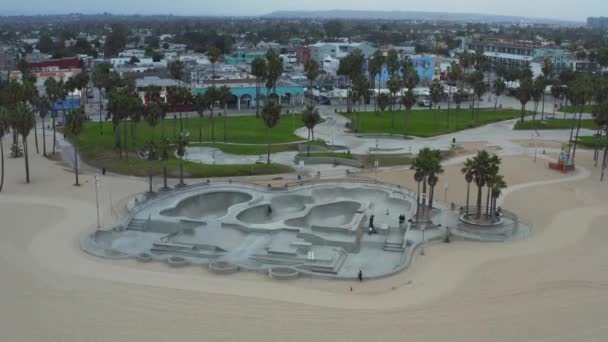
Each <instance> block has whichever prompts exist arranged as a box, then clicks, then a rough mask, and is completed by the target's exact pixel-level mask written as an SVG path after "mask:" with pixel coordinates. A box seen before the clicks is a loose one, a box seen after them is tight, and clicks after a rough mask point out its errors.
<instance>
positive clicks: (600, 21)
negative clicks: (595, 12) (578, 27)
mask: <svg viewBox="0 0 608 342" xmlns="http://www.w3.org/2000/svg"><path fill="white" fill-rule="evenodd" d="M587 27H589V28H593V29H601V30H605V29H608V17H589V18H587Z"/></svg>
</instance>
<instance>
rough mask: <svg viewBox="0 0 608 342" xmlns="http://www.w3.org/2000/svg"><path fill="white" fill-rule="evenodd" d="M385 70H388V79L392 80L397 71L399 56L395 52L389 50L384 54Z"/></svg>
mask: <svg viewBox="0 0 608 342" xmlns="http://www.w3.org/2000/svg"><path fill="white" fill-rule="evenodd" d="M386 68H387V69H388V75H389V78H392V77H393V76H394V75H395V74H396V73H397V71H399V55H398V54H397V50H395V49H390V50H388V52H387V53H386Z"/></svg>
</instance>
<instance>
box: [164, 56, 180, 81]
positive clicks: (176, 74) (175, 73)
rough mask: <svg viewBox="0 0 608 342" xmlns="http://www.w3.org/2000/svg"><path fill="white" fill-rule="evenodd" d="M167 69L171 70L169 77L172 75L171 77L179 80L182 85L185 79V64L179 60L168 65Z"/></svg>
mask: <svg viewBox="0 0 608 342" xmlns="http://www.w3.org/2000/svg"><path fill="white" fill-rule="evenodd" d="M167 69H169V75H171V77H172V78H173V79H175V80H177V81H178V82H179V83H180V85H181V81H182V79H183V78H184V63H183V62H182V61H180V60H179V59H178V60H176V61H173V62H170V63H169V64H168V65H167Z"/></svg>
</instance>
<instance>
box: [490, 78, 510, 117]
mask: <svg viewBox="0 0 608 342" xmlns="http://www.w3.org/2000/svg"><path fill="white" fill-rule="evenodd" d="M506 89H507V84H506V83H505V81H504V80H503V79H502V78H497V79H495V80H494V84H493V87H492V90H493V92H494V95H496V100H495V101H494V110H496V108H497V107H498V98H499V97H500V96H501V95H502V94H503V93H504V92H505V90H506Z"/></svg>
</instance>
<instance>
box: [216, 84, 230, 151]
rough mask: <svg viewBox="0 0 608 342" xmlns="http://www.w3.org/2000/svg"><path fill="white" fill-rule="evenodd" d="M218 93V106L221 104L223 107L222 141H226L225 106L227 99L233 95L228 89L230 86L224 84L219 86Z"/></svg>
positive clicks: (226, 115) (226, 117) (226, 105)
mask: <svg viewBox="0 0 608 342" xmlns="http://www.w3.org/2000/svg"><path fill="white" fill-rule="evenodd" d="M218 95H219V97H218V99H219V102H220V106H222V108H223V109H224V119H223V121H224V142H226V132H227V129H226V121H227V120H228V113H227V112H226V108H227V107H228V101H230V100H231V99H232V96H233V95H232V91H230V88H228V87H227V86H225V85H224V86H221V87H220V89H219V94H218Z"/></svg>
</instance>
